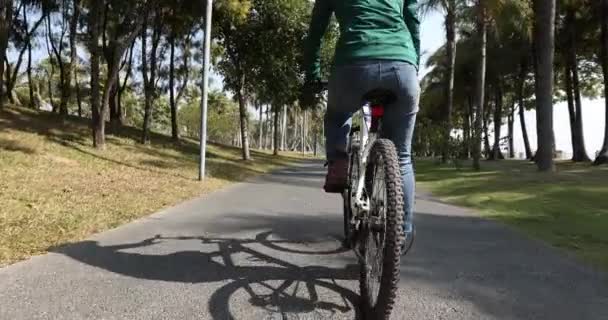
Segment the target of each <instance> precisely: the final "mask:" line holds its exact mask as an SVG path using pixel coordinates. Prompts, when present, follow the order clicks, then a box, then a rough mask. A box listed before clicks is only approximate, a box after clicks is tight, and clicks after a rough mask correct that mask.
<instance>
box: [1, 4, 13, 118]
mask: <svg viewBox="0 0 608 320" xmlns="http://www.w3.org/2000/svg"><path fill="white" fill-rule="evenodd" d="M12 22H13V0H0V110H1V109H2V108H3V107H4V103H5V101H4V97H5V93H4V60H5V59H6V49H7V48H8V37H9V34H10V32H11V26H12Z"/></svg>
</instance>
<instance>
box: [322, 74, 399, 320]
mask: <svg viewBox="0 0 608 320" xmlns="http://www.w3.org/2000/svg"><path fill="white" fill-rule="evenodd" d="M321 85H322V86H323V89H324V90H327V83H326V82H323V83H322V84H321ZM394 99H395V95H394V94H393V93H392V92H390V91H386V90H373V91H372V92H369V93H367V94H365V95H364V96H363V100H364V101H368V103H367V104H365V105H364V106H363V108H362V109H361V110H360V111H359V112H358V113H361V115H362V117H360V122H361V124H360V126H353V127H352V128H351V131H350V133H349V139H348V145H347V153H348V158H349V169H348V183H347V188H346V190H345V191H344V192H343V194H342V197H343V201H344V235H345V245H346V246H347V247H348V248H350V249H352V250H353V251H354V253H355V255H356V256H357V259H358V260H359V264H360V265H361V274H360V279H359V280H360V281H359V282H360V294H361V308H362V310H361V311H362V314H363V315H364V316H365V319H374V320H380V319H389V317H390V314H391V312H392V309H393V306H394V302H395V296H396V293H397V284H398V282H399V273H400V260H401V250H402V249H401V246H402V244H403V242H404V235H403V213H404V208H403V206H404V204H403V190H402V182H401V179H402V178H401V173H400V169H399V164H398V158H397V151H396V148H395V145H394V144H393V142H392V141H391V140H388V139H385V138H384V137H383V135H382V120H383V116H384V106H386V105H389V104H390V103H391V102H392V101H394ZM353 119H355V117H353Z"/></svg>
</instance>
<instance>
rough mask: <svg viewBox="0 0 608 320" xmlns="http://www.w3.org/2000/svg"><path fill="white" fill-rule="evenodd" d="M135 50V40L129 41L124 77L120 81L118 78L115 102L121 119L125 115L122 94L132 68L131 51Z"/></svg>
mask: <svg viewBox="0 0 608 320" xmlns="http://www.w3.org/2000/svg"><path fill="white" fill-rule="evenodd" d="M134 52H135V41H133V43H131V48H130V49H129V58H128V60H127V71H126V72H125V79H124V80H123V81H122V84H121V83H120V82H121V81H120V80H119V81H118V82H119V84H118V94H117V97H116V103H117V104H118V112H120V114H121V119H122V118H123V117H124V116H125V110H124V108H123V106H122V96H123V94H124V92H125V90H126V89H127V84H128V83H129V78H130V77H131V71H132V70H133V53H134Z"/></svg>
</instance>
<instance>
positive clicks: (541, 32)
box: [534, 0, 555, 171]
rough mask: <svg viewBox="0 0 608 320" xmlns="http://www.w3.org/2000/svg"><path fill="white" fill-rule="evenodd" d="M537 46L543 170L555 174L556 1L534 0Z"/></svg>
mask: <svg viewBox="0 0 608 320" xmlns="http://www.w3.org/2000/svg"><path fill="white" fill-rule="evenodd" d="M534 14H535V19H534V43H535V46H536V50H535V51H536V54H535V61H536V63H537V66H538V67H537V76H536V78H537V81H536V86H535V87H536V88H535V89H536V122H537V137H538V151H537V152H536V156H535V160H536V164H537V166H538V169H539V170H540V171H555V164H554V161H553V144H554V139H553V61H554V57H555V56H554V55H555V0H535V1H534Z"/></svg>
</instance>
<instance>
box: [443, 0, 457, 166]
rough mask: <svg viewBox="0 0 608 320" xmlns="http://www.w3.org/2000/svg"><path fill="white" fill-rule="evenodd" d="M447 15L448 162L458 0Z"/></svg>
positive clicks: (445, 155)
mask: <svg viewBox="0 0 608 320" xmlns="http://www.w3.org/2000/svg"><path fill="white" fill-rule="evenodd" d="M447 3H448V6H449V7H448V8H447V14H446V17H445V30H446V39H447V45H446V47H447V60H448V61H447V67H448V72H447V74H446V87H445V89H446V110H445V111H446V112H445V128H444V133H443V143H444V145H443V148H442V151H441V161H442V162H443V163H447V161H448V157H449V156H450V155H449V152H450V151H449V149H450V135H451V133H452V111H453V110H454V75H455V68H456V1H455V0H449V1H448V2H447Z"/></svg>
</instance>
